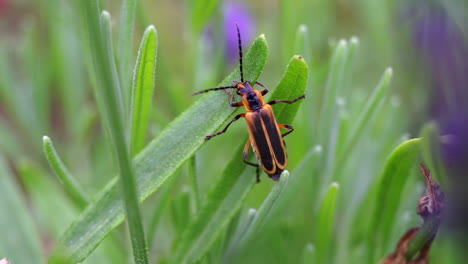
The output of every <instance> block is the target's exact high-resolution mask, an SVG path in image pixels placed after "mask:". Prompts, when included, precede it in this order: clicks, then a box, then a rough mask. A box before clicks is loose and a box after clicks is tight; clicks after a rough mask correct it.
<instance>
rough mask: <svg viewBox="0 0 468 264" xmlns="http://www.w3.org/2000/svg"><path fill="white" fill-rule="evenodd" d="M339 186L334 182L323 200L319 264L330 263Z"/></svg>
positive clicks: (319, 231) (319, 236)
mask: <svg viewBox="0 0 468 264" xmlns="http://www.w3.org/2000/svg"><path fill="white" fill-rule="evenodd" d="M338 190H339V185H338V183H336V182H334V183H332V184H331V185H330V187H329V188H328V191H327V193H326V194H325V197H324V199H323V202H322V205H321V207H320V211H319V214H318V222H317V239H316V246H317V261H316V262H317V263H328V262H330V259H328V257H329V252H330V249H329V247H330V242H331V240H332V231H333V225H334V224H335V207H336V200H337V196H338Z"/></svg>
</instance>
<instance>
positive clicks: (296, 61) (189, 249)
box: [174, 56, 308, 263]
mask: <svg viewBox="0 0 468 264" xmlns="http://www.w3.org/2000/svg"><path fill="white" fill-rule="evenodd" d="M246 72H248V71H246ZM307 79H308V67H307V64H306V62H305V61H304V59H303V58H302V57H301V56H294V57H293V58H292V59H291V61H290V63H289V64H288V67H287V69H286V72H285V74H284V76H283V78H282V79H281V82H280V83H279V84H278V86H277V88H276V90H275V92H274V93H273V95H272V98H274V99H285V100H291V99H295V98H297V97H299V96H301V95H303V94H304V92H305V89H306V85H307ZM299 104H300V102H298V103H296V104H292V105H287V106H286V107H287V108H285V104H277V105H275V113H276V117H277V120H278V122H280V123H282V122H285V123H291V122H292V121H293V119H294V116H295V115H296V113H297V110H298V107H299ZM243 147H244V143H243V144H241V145H240V146H239V148H238V149H237V151H236V152H235V153H236V155H235V156H234V158H233V159H232V160H231V162H230V163H229V165H228V166H227V167H226V169H225V170H224V171H223V175H222V177H221V179H220V180H219V181H218V183H217V184H216V185H215V186H214V187H213V188H212V189H211V191H210V192H209V193H208V195H207V197H206V200H205V201H204V205H203V207H202V208H201V209H200V210H199V213H198V214H197V216H196V217H195V218H194V219H193V221H192V222H191V223H190V225H189V226H188V227H187V230H186V231H185V232H184V233H183V234H182V237H181V239H180V241H179V243H178V244H177V245H176V255H175V258H174V259H175V263H184V262H187V261H197V260H199V259H200V258H201V257H203V255H204V254H205V253H206V252H207V251H208V250H209V249H210V248H211V246H212V245H213V243H214V242H215V241H216V239H217V238H218V237H219V236H220V235H221V234H222V233H223V231H224V230H225V228H226V227H227V226H228V224H229V221H230V220H231V219H232V218H233V217H234V215H235V214H236V213H237V211H238V210H239V209H240V207H241V205H242V201H243V200H244V199H245V197H246V195H247V194H248V193H249V191H250V189H251V188H252V185H253V182H254V179H255V176H254V175H255V174H254V170H253V169H252V168H248V169H247V170H246V164H245V163H244V162H243V161H242V159H241V157H242V152H243ZM249 167H250V166H249Z"/></svg>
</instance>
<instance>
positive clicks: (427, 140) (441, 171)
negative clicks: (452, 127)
mask: <svg viewBox="0 0 468 264" xmlns="http://www.w3.org/2000/svg"><path fill="white" fill-rule="evenodd" d="M421 140H422V142H421V148H422V155H423V157H424V163H425V165H426V166H427V167H428V168H429V170H430V171H431V172H432V177H434V179H436V180H437V181H438V182H439V183H440V184H441V185H442V186H445V185H446V184H447V182H448V180H447V174H446V173H445V168H444V164H443V161H442V155H441V153H440V151H441V140H442V138H441V137H440V135H439V129H438V127H437V124H436V123H434V122H431V123H428V124H426V125H425V126H424V127H423V128H422V130H421Z"/></svg>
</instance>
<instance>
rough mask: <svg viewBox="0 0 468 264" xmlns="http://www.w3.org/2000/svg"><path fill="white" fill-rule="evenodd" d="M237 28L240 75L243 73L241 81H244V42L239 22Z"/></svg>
mask: <svg viewBox="0 0 468 264" xmlns="http://www.w3.org/2000/svg"><path fill="white" fill-rule="evenodd" d="M236 28H237V41H238V43H239V65H240V66H239V68H240V75H241V82H244V73H243V72H242V43H241V36H240V30H239V24H237V22H236Z"/></svg>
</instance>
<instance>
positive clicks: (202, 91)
mask: <svg viewBox="0 0 468 264" xmlns="http://www.w3.org/2000/svg"><path fill="white" fill-rule="evenodd" d="M236 88H237V87H236V86H223V87H216V88H210V89H206V90H201V91H198V92H196V93H193V94H191V95H190V96H194V95H197V94H202V93H207V92H211V91H219V90H226V89H236Z"/></svg>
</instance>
